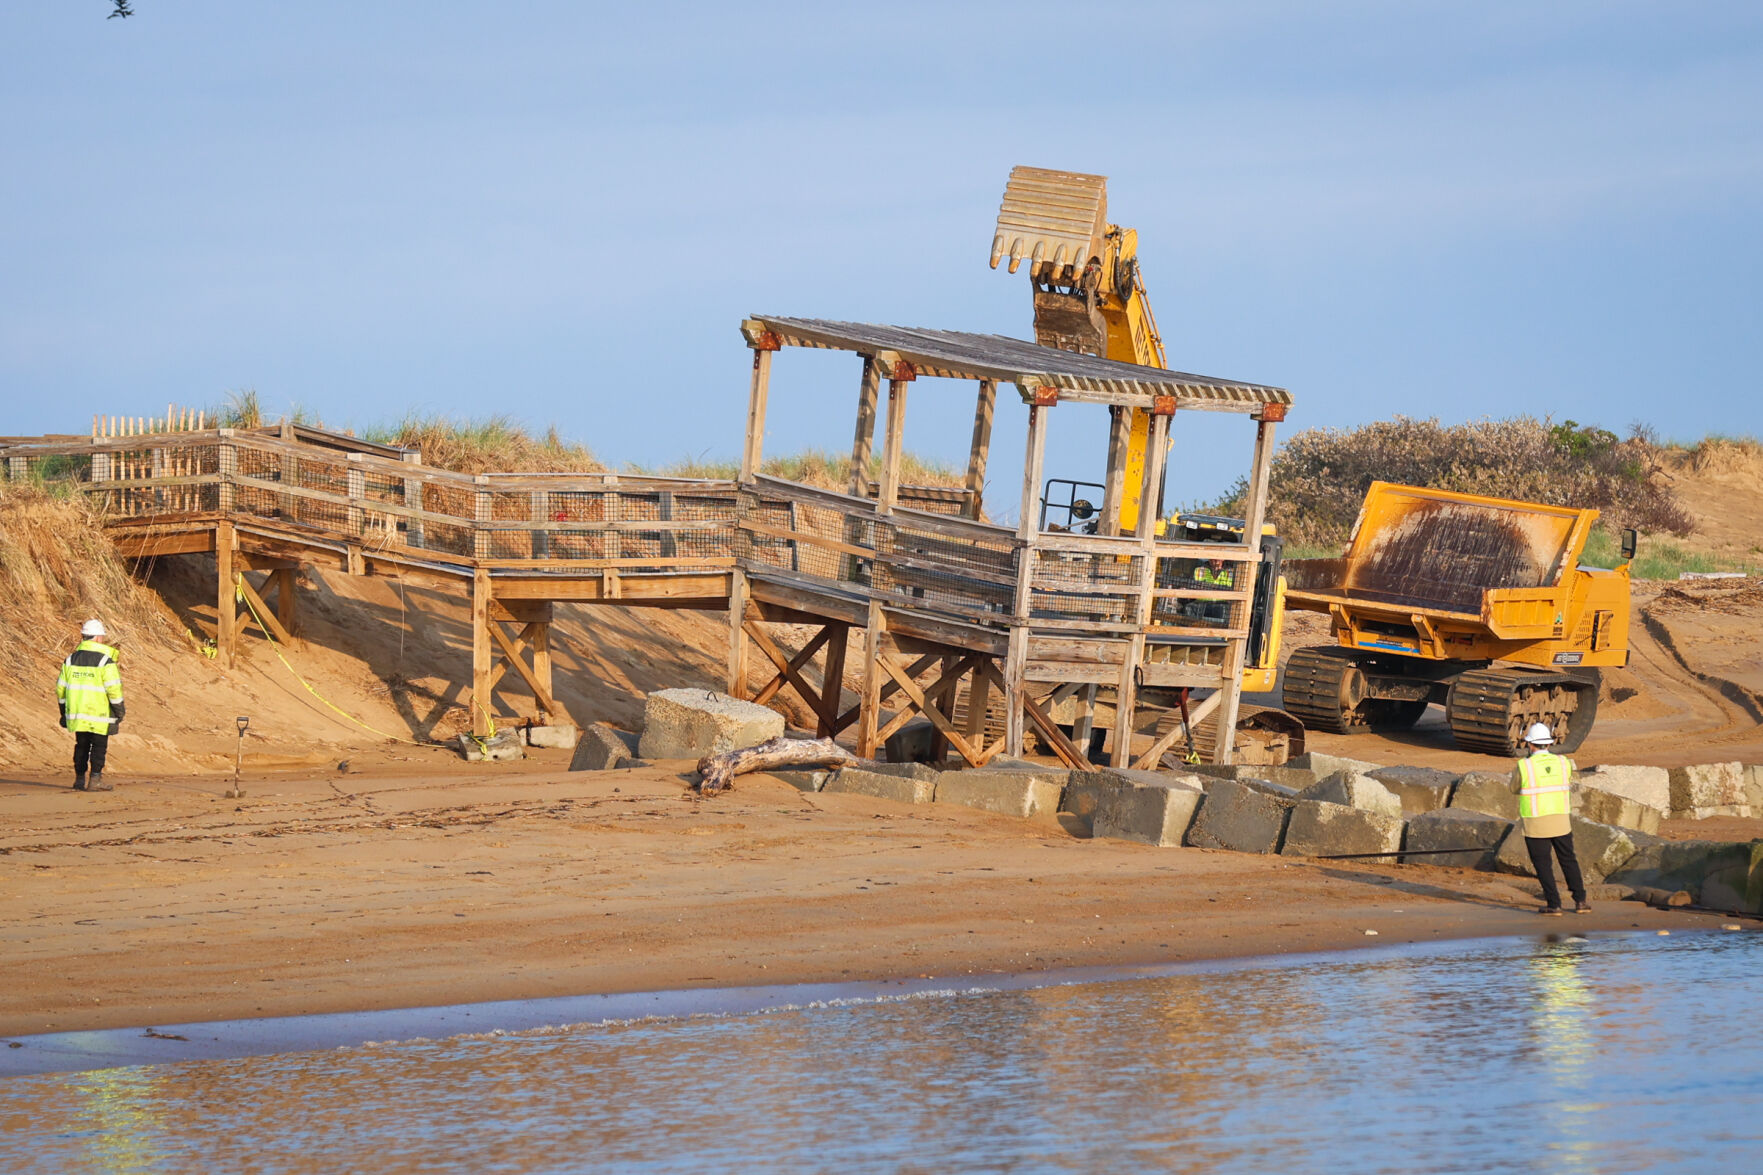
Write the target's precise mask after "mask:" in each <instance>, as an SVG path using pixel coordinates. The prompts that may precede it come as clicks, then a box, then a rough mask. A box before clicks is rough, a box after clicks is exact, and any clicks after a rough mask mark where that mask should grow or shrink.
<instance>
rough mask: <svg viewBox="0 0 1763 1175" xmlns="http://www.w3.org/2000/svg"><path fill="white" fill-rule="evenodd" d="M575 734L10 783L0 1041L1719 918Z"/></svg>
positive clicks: (1705, 923)
mask: <svg viewBox="0 0 1763 1175" xmlns="http://www.w3.org/2000/svg"><path fill="white" fill-rule="evenodd" d="M562 755H563V753H562V752H557V753H554V754H553V755H551V756H549V757H546V758H539V757H535V758H534V759H532V760H528V761H527V762H526V763H523V764H520V765H518V766H517V768H516V769H513V770H508V769H502V770H496V769H486V768H481V767H470V768H468V767H466V766H465V765H463V764H458V763H456V762H449V763H445V764H440V763H437V764H436V766H435V769H434V770H432V771H430V770H422V771H418V770H415V769H413V768H412V766H410V765H408V764H394V763H386V764H379V765H375V764H369V770H368V771H367V772H364V773H359V774H358V773H356V772H355V771H354V770H352V771H350V772H346V773H344V772H337V771H334V770H333V771H329V772H323V773H310V772H308V773H299V774H289V775H281V776H270V775H266V776H261V777H257V778H249V779H247V781H246V784H247V794H246V796H245V797H244V798H243V799H235V800H228V799H225V798H224V797H223V794H222V793H223V792H224V791H225V789H226V787H227V786H228V781H227V780H225V779H215V778H213V777H209V778H205V779H200V780H194V781H191V780H187V779H177V780H159V781H154V780H150V779H134V780H129V781H126V782H124V784H123V786H121V787H119V788H118V790H116V791H114V792H109V793H100V794H95V795H94V794H84V793H78V792H73V791H71V790H69V789H68V788H67V787H66V785H65V782H63V781H60V780H58V779H53V778H51V777H49V776H47V775H44V776H42V777H33V776H30V775H28V774H21V773H17V772H11V773H8V775H7V777H6V778H5V779H3V780H0V812H3V813H4V816H5V819H4V822H3V823H4V827H5V831H4V833H0V885H3V887H4V892H5V894H6V899H7V900H6V902H5V913H4V914H3V915H0V942H3V943H4V952H3V960H0V1035H14V1036H16V1035H23V1034H30V1033H39V1032H56V1031H69V1030H80V1029H97V1028H115V1027H134V1026H142V1027H145V1026H152V1025H161V1024H177V1023H187V1022H191V1021H200V1020H212V1019H220V1018H235V1017H253V1016H287V1015H296V1014H301V1013H312V1012H333V1011H345V1010H372V1009H387V1008H399V1007H413V1006H423V1005H436V1004H447V1003H462V1002H471V1001H479V1000H496V999H514V998H529V997H543V996H557V995H572V994H592V993H603V992H625V991H658V990H668V989H675V988H690V987H710V986H718V987H719V986H733V985H744V984H755V983H789V982H828V981H838V980H844V979H880V978H897V977H906V976H911V977H918V976H932V977H945V976H946V977H951V978H957V977H966V976H976V975H985V974H988V973H1000V972H1012V973H1013V972H1024V971H1035V970H1041V969H1048V968H1055V967H1067V966H1087V965H1098V966H1106V965H1115V964H1141V963H1153V962H1174V961H1184V960H1196V959H1206V958H1221V957H1240V956H1253V955H1263V954H1274V953H1284V952H1298V951H1314V950H1335V949H1345V948H1351V947H1360V946H1366V945H1386V944H1391V943H1402V942H1419V941H1429V940H1436V939H1445V938H1467V937H1478V936H1485V935H1506V934H1544V933H1561V932H1566V931H1570V930H1571V931H1578V930H1606V931H1608V930H1632V929H1640V930H1662V929H1669V930H1673V931H1681V930H1687V929H1691V928H1705V927H1712V926H1718V925H1720V924H1721V923H1723V922H1730V921H1731V920H1732V919H1731V918H1730V916H1720V915H1702V914H1695V913H1686V912H1683V911H1673V912H1670V913H1666V912H1661V911H1656V910H1652V909H1649V908H1647V907H1645V906H1643V905H1641V904H1639V903H1635V902H1611V901H1600V902H1597V903H1596V905H1597V908H1596V910H1595V912H1594V913H1593V914H1591V915H1589V916H1582V917H1570V918H1568V919H1566V920H1556V919H1542V918H1539V917H1538V916H1537V915H1536V914H1535V913H1533V912H1532V910H1533V909H1534V906H1535V897H1534V893H1535V891H1534V886H1533V883H1530V882H1528V881H1525V880H1524V879H1518V878H1511V877H1505V876H1500V875H1496V874H1489V873H1478V872H1474V871H1471V870H1463V869H1450V868H1437V867H1426V866H1416V865H1405V866H1396V865H1393V864H1375V863H1365V862H1361V861H1352V862H1346V861H1339V862H1330V861H1307V860H1297V859H1287V858H1277V857H1274V858H1269V857H1256V856H1248V855H1243V854H1236V853H1224V852H1209V851H1204V850H1198V849H1183V850H1171V849H1155V848H1149V847H1144V846H1138V845H1133V844H1128V843H1123V842H1119V841H1103V840H1088V839H1081V838H1078V837H1076V836H1073V835H1072V834H1071V833H1069V832H1068V831H1066V830H1065V829H1063V828H1061V827H1059V826H1058V825H1057V824H1053V823H1047V824H1037V823H1029V822H1023V821H1019V820H1015V819H1010V818H1006V817H1000V816H991V815H987V814H984V813H980V812H976V811H972V810H968V809H964V808H957V807H950V806H946V805H934V804H933V805H921V806H916V807H914V806H906V805H895V804H890V803H888V802H886V801H880V800H872V799H867V798H864V797H858V796H847V795H822V794H812V793H806V794H805V793H802V792H798V791H796V790H795V789H794V788H792V787H790V786H788V785H787V784H784V783H782V782H779V781H777V780H774V779H771V778H769V777H766V776H749V777H744V778H743V779H742V780H741V781H740V782H739V786H738V787H737V788H736V790H734V791H733V792H732V793H729V794H725V795H721V796H718V797H715V798H714V799H710V800H704V799H700V798H698V797H697V796H696V795H695V794H694V793H692V791H691V789H690V787H689V785H688V783H687V782H686V776H685V775H684V774H682V772H683V771H684V769H685V768H686V764H683V763H681V764H669V765H658V766H655V767H650V768H640V769H636V770H621V771H613V772H606V773H587V772H575V773H571V772H568V771H567V770H565V769H564V768H565V767H566V766H567V762H566V760H565V759H564V758H563V757H562ZM351 766H352V768H354V767H355V764H352V765H351ZM400 767H402V771H400ZM669 768H672V769H671V770H670V769H669ZM1736 823H1743V824H1745V825H1747V826H1750V825H1752V824H1753V823H1754V822H1751V821H1743V822H1736ZM1703 831H1704V832H1705V833H1706V834H1710V835H1713V834H1718V835H1721V836H1740V835H1746V834H1747V833H1748V834H1750V835H1755V833H1754V832H1750V831H1749V828H1748V827H1747V828H1745V829H1740V828H1736V827H1735V828H1733V829H1722V830H1703ZM1367 931H1376V932H1377V933H1376V934H1375V935H1369V934H1367Z"/></svg>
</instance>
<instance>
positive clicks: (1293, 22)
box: [0, 0, 1763, 518]
mask: <svg viewBox="0 0 1763 1175" xmlns="http://www.w3.org/2000/svg"><path fill="white" fill-rule="evenodd" d="M131 6H132V8H133V10H134V13H135V15H134V16H133V17H131V18H128V19H117V20H109V19H106V14H107V13H108V12H109V11H110V9H111V3H110V0H0V175H3V176H4V178H3V179H0V407H3V409H4V412H3V416H4V419H3V420H0V434H11V435H25V434H36V433H44V432H75V431H79V430H81V429H84V428H87V427H89V424H90V419H91V415H92V413H94V412H108V413H117V414H127V415H147V414H150V413H156V412H163V410H164V406H165V405H166V404H167V403H171V402H175V403H178V404H180V405H191V406H204V405H215V404H220V403H223V402H225V401H226V399H227V397H228V396H229V395H230V394H234V393H236V392H238V391H240V390H242V389H253V390H255V391H256V392H257V394H258V396H259V397H260V399H261V401H262V403H263V404H264V406H265V407H266V409H268V410H269V411H270V412H272V413H275V414H279V413H282V412H290V411H300V412H303V413H305V414H307V415H308V416H310V417H316V418H318V419H320V420H322V421H323V422H324V423H326V424H328V425H331V426H333V427H354V428H364V427H370V426H374V425H379V424H385V423H389V422H392V421H396V420H397V419H399V418H400V417H403V416H405V415H406V414H409V413H413V412H414V413H422V414H441V415H446V416H451V417H456V418H477V417H484V416H488V415H491V414H498V413H501V414H507V415H509V416H511V417H513V418H514V419H516V420H518V421H520V422H522V423H524V424H526V425H528V426H530V427H533V428H536V429H543V428H545V427H547V426H550V425H555V426H556V427H557V429H558V431H559V432H560V433H561V434H562V435H563V436H565V437H567V438H569V439H572V440H576V441H580V442H582V443H584V444H586V445H588V446H589V447H590V448H591V449H593V450H594V452H595V453H596V454H597V455H598V456H599V457H600V458H601V459H602V460H604V461H607V462H608V463H610V464H613V465H615V466H622V465H625V464H627V463H637V464H643V465H650V466H653V465H657V464H662V463H666V462H669V461H673V460H677V459H681V458H707V459H717V458H733V457H736V456H738V454H739V452H740V448H741V430H742V428H743V426H744V421H745V411H746V397H747V385H748V374H749V371H750V363H749V354H748V352H747V350H746V348H745V346H744V344H743V342H742V340H741V338H740V335H739V333H738V328H739V324H740V322H741V320H742V318H744V317H745V316H747V315H749V314H754V313H761V314H774V315H790V316H797V317H813V318H834V319H848V320H854V321H865V322H882V323H892V324H898V325H906V326H926V327H939V328H947V329H958V330H973V331H985V332H995V333H1000V334H1010V335H1016V336H1019V337H1031V333H1032V314H1031V306H1030V299H1029V291H1028V288H1027V282H1026V279H1025V278H1024V277H1023V276H1022V275H1021V274H1018V275H1016V276H1014V277H1011V276H1007V275H1006V274H1005V273H1004V271H1003V270H1002V269H1001V268H1000V269H999V270H996V271H994V270H992V269H990V268H989V267H988V264H987V260H988V255H989V252H990V246H991V239H992V228H993V222H994V219H995V217H996V215H997V207H998V201H999V198H1000V196H1001V195H1002V192H1003V187H1004V181H1005V179H1006V177H1007V176H1008V174H1009V171H1010V168H1011V167H1012V166H1013V165H1016V164H1031V165H1035V166H1041V167H1053V168H1060V169H1066V170H1073V171H1087V172H1096V173H1100V174H1103V175H1106V176H1108V177H1109V187H1108V195H1109V210H1110V219H1111V220H1113V221H1115V222H1117V223H1119V224H1122V225H1127V226H1130V227H1134V228H1136V229H1138V231H1139V239H1140V258H1141V263H1142V272H1143V274H1144V279H1145V283H1146V286H1147V289H1148V291H1149V295H1150V299H1151V302H1152V305H1153V307H1154V309H1155V312H1156V315H1157V318H1158V322H1159V325H1160V327H1161V330H1162V334H1163V338H1164V341H1165V345H1166V347H1167V350H1168V355H1169V361H1170V365H1171V366H1173V367H1176V368H1179V369H1182V370H1186V371H1193V372H1199V373H1202V374H1207V375H1213V376H1220V377H1225V378H1231V379H1241V380H1250V381H1254V382H1258V383H1269V384H1276V385H1279V386H1281V387H1286V388H1289V389H1290V390H1291V392H1292V394H1293V396H1294V397H1295V400H1296V403H1295V406H1294V408H1293V411H1292V413H1291V415H1290V417H1289V418H1288V421H1287V423H1286V424H1285V425H1283V426H1281V429H1282V435H1284V436H1289V435H1291V434H1292V432H1294V431H1296V430H1300V429H1304V428H1317V427H1327V428H1346V427H1351V426H1353V425H1356V424H1360V423H1364V422H1366V421H1370V420H1376V419H1383V418H1387V417H1390V416H1392V415H1395V414H1398V413H1402V414H1407V415H1410V416H1419V417H1437V418H1438V419H1439V420H1441V421H1443V422H1446V423H1453V422H1458V421H1464V420H1473V419H1479V418H1482V417H1496V418H1497V417H1506V416H1512V415H1518V414H1529V415H1534V416H1539V417H1545V416H1546V417H1549V418H1551V419H1553V420H1556V421H1560V420H1566V419H1573V420H1576V421H1579V422H1581V423H1594V424H1598V425H1601V426H1603V427H1607V428H1610V429H1612V430H1615V431H1618V432H1625V431H1626V430H1627V429H1628V428H1629V427H1630V426H1632V425H1634V424H1637V423H1641V424H1646V425H1648V426H1650V427H1652V428H1654V429H1656V430H1657V432H1658V433H1659V434H1660V435H1662V436H1663V437H1666V438H1675V439H1680V440H1694V439H1696V438H1699V437H1701V436H1702V435H1704V434H1706V433H1709V432H1720V433H1724V434H1745V435H1759V434H1763V406H1760V395H1759V393H1760V392H1763V388H1760V387H1759V380H1758V377H1757V374H1756V373H1757V364H1756V359H1757V352H1758V349H1759V342H1760V341H1763V330H1760V327H1763V321H1760V319H1763V313H1760V310H1763V232H1760V231H1759V226H1760V224H1763V5H1758V4H1755V3H1752V2H1733V3H1719V2H1708V3H1697V4H1676V5H1666V4H1657V3H1629V2H1624V0H1598V2H1574V0H1562V2H1556V3H1550V4H1546V5H1539V4H1536V3H1534V2H1531V3H1506V2H1501V0H1484V2H1481V3H1476V4H1440V3H1427V2H1424V0H1397V2H1387V3H1386V2H1372V0H1337V2H1334V3H1329V4H1323V5H1319V4H1314V3H1308V2H1300V0H1237V2H1233V3H1185V4H1184V3H1166V4H1146V5H1128V4H1092V5H1073V4H1070V3H1059V4H1039V3H1033V2H1020V0H1019V2H1013V3H1000V4H961V3H951V2H948V0H945V2H943V3H936V4H916V3H890V4H887V5H864V6H857V5H844V4H837V3H820V4H803V5H766V4H763V3H757V4H743V5H712V4H702V5H699V4H679V3H667V2H651V3H647V4H642V5H600V4H595V3H586V2H582V0H567V2H566V0H508V2H502V3H495V4H491V3H488V2H479V3H458V2H448V0H427V2H424V3H411V2H396V3H394V2H390V0H388V2H383V3H369V2H366V0H355V2H352V3H338V2H326V0H302V2H301V3H298V4H293V3H285V2H284V3H279V4H272V3H252V4H240V3H237V2H236V0H231V2H220V0H215V2H206V0H131ZM857 364H858V360H856V359H855V358H854V357H852V356H849V355H833V354H826V353H819V352H805V351H798V350H794V349H791V350H787V351H786V352H784V353H783V354H782V355H781V356H780V357H779V358H778V360H777V362H776V366H775V369H774V371H775V382H774V390H773V395H772V406H771V420H770V428H769V430H768V433H767V437H766V442H765V443H766V451H767V452H768V453H783V452H790V451H794V450H799V449H802V448H804V447H809V446H814V447H819V448H823V449H829V450H834V451H845V450H846V449H847V448H848V446H849V444H850V437H851V426H852V417H853V413H854V406H855V397H856V388H857V382H858V369H857ZM1006 391H1007V390H1006ZM1081 407H1082V406H1067V407H1066V408H1064V409H1061V410H1056V411H1061V412H1064V413H1066V414H1067V415H1066V416H1063V417H1061V418H1060V420H1059V421H1056V425H1057V427H1056V429H1055V433H1054V435H1053V437H1052V439H1051V441H1050V442H1049V448H1048V457H1047V471H1048V473H1049V475H1063V476H1072V477H1093V476H1095V475H1096V473H1098V472H1099V470H1100V466H1101V462H1102V458H1103V453H1104V445H1105V427H1104V423H1103V421H1102V420H1101V419H1099V418H1096V419H1092V416H1094V413H1093V412H1092V413H1091V414H1090V415H1085V414H1084V412H1083V411H1082V410H1081ZM1097 411H1099V410H1097ZM971 413H972V387H971V385H964V384H958V383H955V382H953V381H935V380H924V381H920V382H919V383H917V384H915V385H914V386H913V388H912V391H911V394H910V397H909V405H908V412H907V425H906V442H907V447H908V448H910V449H912V450H915V451H917V452H920V453H922V454H924V455H926V456H929V457H933V458H941V459H943V460H946V461H948V462H950V463H951V464H955V465H960V464H962V463H963V462H964V461H965V457H966V451H967V445H968V439H969V431H970V424H969V421H970V419H971ZM1025 421H1026V412H1025V410H1023V409H1022V408H1021V407H1020V406H1019V405H1018V404H1017V403H1016V402H1015V398H1014V396H1010V395H1007V394H1006V395H1001V397H1000V411H999V421H998V426H997V432H996V438H995V442H994V444H995V452H996V454H997V455H996V457H995V458H994V461H993V465H992V469H991V477H990V485H989V487H988V505H989V506H990V508H991V509H992V511H993V512H994V513H995V514H997V515H999V516H1002V517H1006V518H1008V517H1012V516H1014V512H1015V507H1014V502H1015V500H1016V498H1017V497H1018V493H1019V486H1020V476H1021V473H1020V470H1021V448H1022V436H1023V432H1024V426H1025ZM1061 421H1068V423H1061ZM1174 432H1175V437H1176V445H1175V449H1174V451H1173V453H1172V457H1171V471H1170V476H1169V483H1168V490H1167V494H1168V501H1170V502H1171V503H1199V502H1201V501H1204V500H1207V499H1208V498H1209V497H1216V496H1217V494H1218V493H1219V492H1220V491H1221V490H1223V489H1225V488H1227V487H1228V486H1229V485H1230V483H1231V482H1232V481H1233V480H1234V479H1235V478H1236V477H1237V476H1238V475H1239V474H1240V473H1242V472H1243V471H1244V470H1245V469H1246V466H1247V463H1248V457H1249V451H1250V445H1251V443H1252V432H1253V430H1252V428H1251V427H1250V426H1249V425H1248V424H1247V422H1246V421H1245V420H1243V419H1242V418H1239V417H1221V416H1218V415H1214V414H1202V413H1183V414H1181V416H1180V418H1178V422H1177V424H1176V426H1175V429H1174Z"/></svg>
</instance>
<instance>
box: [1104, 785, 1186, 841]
mask: <svg viewBox="0 0 1763 1175" xmlns="http://www.w3.org/2000/svg"><path fill="white" fill-rule="evenodd" d="M1134 774H1150V773H1149V772H1135V773H1134ZM1192 780H1193V777H1192V776H1187V777H1175V778H1169V777H1165V778H1160V779H1156V780H1153V781H1150V782H1141V781H1138V780H1130V779H1128V780H1122V781H1121V786H1119V787H1116V788H1113V789H1111V790H1109V791H1106V792H1103V793H1102V794H1101V796H1100V799H1099V802H1098V803H1097V805H1096V814H1095V819H1094V821H1093V825H1092V827H1093V830H1094V835H1096V836H1098V837H1103V838H1107V839H1112V840H1130V841H1137V842H1138V843H1140V844H1147V845H1158V846H1162V847H1175V846H1179V845H1180V844H1181V842H1182V838H1183V837H1185V836H1186V835H1187V833H1188V829H1189V828H1190V827H1191V826H1192V824H1193V822H1194V813H1195V812H1196V811H1197V810H1198V809H1199V808H1200V806H1201V803H1202V802H1203V801H1204V800H1205V798H1206V793H1205V792H1203V791H1201V790H1200V788H1199V786H1198V785H1196V784H1195V783H1193V782H1192Z"/></svg>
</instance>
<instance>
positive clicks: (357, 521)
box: [344, 453, 367, 537]
mask: <svg viewBox="0 0 1763 1175" xmlns="http://www.w3.org/2000/svg"><path fill="white" fill-rule="evenodd" d="M347 460H348V465H347V466H346V467H345V469H346V472H345V474H344V476H345V478H346V480H347V484H348V487H349V533H350V534H351V535H353V536H356V537H360V536H361V535H362V534H363V533H364V532H365V531H366V530H367V509H366V506H365V503H366V501H367V474H366V473H365V472H363V470H362V468H361V454H360V453H350V454H349V455H348V458H347Z"/></svg>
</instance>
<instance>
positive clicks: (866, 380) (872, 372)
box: [851, 355, 881, 498]
mask: <svg viewBox="0 0 1763 1175" xmlns="http://www.w3.org/2000/svg"><path fill="white" fill-rule="evenodd" d="M880 390H881V365H880V364H878V363H877V362H876V361H875V356H874V355H865V356H864V357H863V380H862V382H861V383H860V384H859V385H858V387H857V429H856V431H855V433H853V434H852V437H851V496H852V497H853V498H867V497H868V496H869V458H870V453H871V452H872V450H873V449H874V447H875V402H876V396H877V395H878V393H879V392H880Z"/></svg>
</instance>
